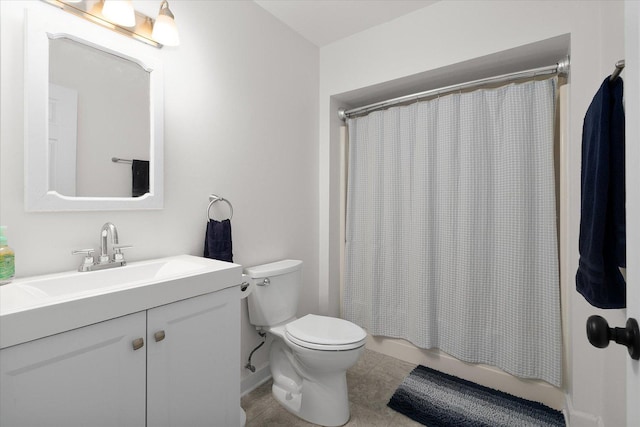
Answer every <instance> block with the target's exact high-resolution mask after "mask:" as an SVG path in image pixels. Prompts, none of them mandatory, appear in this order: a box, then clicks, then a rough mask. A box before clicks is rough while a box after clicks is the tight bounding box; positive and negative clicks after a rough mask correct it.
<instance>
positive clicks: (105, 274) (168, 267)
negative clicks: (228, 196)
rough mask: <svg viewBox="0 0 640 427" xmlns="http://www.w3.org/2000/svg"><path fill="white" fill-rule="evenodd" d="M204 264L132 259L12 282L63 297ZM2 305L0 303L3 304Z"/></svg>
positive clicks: (31, 292) (191, 269) (195, 269)
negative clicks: (119, 264)
mask: <svg viewBox="0 0 640 427" xmlns="http://www.w3.org/2000/svg"><path fill="white" fill-rule="evenodd" d="M206 268H207V267H206V265H202V263H199V262H194V261H193V260H190V259H188V258H187V259H178V258H168V259H159V260H154V261H147V262H142V263H133V264H129V265H126V266H124V267H115V268H111V269H107V270H99V271H89V272H69V273H62V274H59V275H51V276H43V277H37V278H33V279H27V280H21V281H19V282H18V283H16V285H17V287H20V288H22V289H23V290H24V291H26V292H27V293H28V294H29V295H31V296H32V297H34V299H36V300H37V299H38V298H39V297H41V298H42V297H44V298H46V297H64V296H73V295H76V294H78V293H82V294H88V293H96V292H101V291H105V290H109V291H111V290H115V289H119V288H121V287H123V286H131V285H132V284H137V283H144V282H155V281H158V280H165V279H167V278H175V277H180V276H189V275H192V274H194V273H197V272H198V271H202V270H206ZM0 289H2V288H0ZM0 292H1V291H0ZM2 296H4V294H3V295H2ZM18 298H19V297H18ZM2 305H3V306H4V304H2ZM0 312H1V310H0Z"/></svg>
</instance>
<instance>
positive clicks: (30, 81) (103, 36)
mask: <svg viewBox="0 0 640 427" xmlns="http://www.w3.org/2000/svg"><path fill="white" fill-rule="evenodd" d="M58 37H67V38H70V39H73V40H76V41H78V42H81V43H84V44H86V45H90V46H92V47H95V48H97V49H100V50H103V51H106V52H108V53H112V54H116V55H118V56H120V57H124V58H127V59H130V60H132V61H134V62H136V63H138V64H139V65H140V66H142V67H143V68H144V69H145V70H147V71H149V72H150V88H149V90H150V105H149V108H150V111H149V113H150V114H149V117H150V121H151V123H150V127H151V128H150V136H151V140H150V144H149V145H150V153H149V155H150V157H149V158H150V170H149V193H147V194H145V195H143V196H140V197H70V196H64V195H61V194H59V193H58V192H56V191H49V182H48V181H49V172H48V171H49V161H48V142H49V120H48V118H49V39H50V38H58ZM158 52H159V51H158V50H157V49H154V48H152V47H150V46H146V45H144V44H141V43H138V42H136V41H135V40H133V39H129V38H126V37H124V36H122V35H120V34H117V33H114V32H111V31H109V30H108V29H106V28H102V27H100V26H98V25H95V24H93V23H91V22H89V21H85V20H83V19H81V18H78V17H76V16H73V15H70V14H67V13H65V12H63V11H61V10H57V9H52V10H51V11H50V12H49V11H47V12H44V11H42V13H41V11H40V10H38V11H37V12H34V11H29V10H25V56H24V61H25V64H24V67H25V152H24V155H25V159H24V161H25V164H24V171H25V210H26V211H28V212H29V211H106V210H130V209H162V207H163V201H164V196H163V189H164V188H163V187H164V185H163V184H164V182H163V169H164V167H163V165H164V155H163V151H164V150H163V145H164V143H163V127H164V98H163V70H162V64H161V61H160V58H159V53H158ZM104 179H106V180H108V179H109V177H108V176H105V177H104Z"/></svg>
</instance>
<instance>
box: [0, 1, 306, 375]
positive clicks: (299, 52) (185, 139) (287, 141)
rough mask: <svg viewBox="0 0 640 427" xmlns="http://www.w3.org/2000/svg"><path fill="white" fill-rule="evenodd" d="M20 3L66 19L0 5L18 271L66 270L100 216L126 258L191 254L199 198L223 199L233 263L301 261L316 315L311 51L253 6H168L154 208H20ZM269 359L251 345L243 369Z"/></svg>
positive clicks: (5, 175)
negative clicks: (159, 202) (169, 44)
mask: <svg viewBox="0 0 640 427" xmlns="http://www.w3.org/2000/svg"><path fill="white" fill-rule="evenodd" d="M25 8H30V9H33V10H35V11H36V13H37V11H43V10H45V9H46V10H54V11H57V13H65V12H62V11H58V10H57V9H55V8H54V7H52V6H50V5H48V4H45V3H43V2H40V1H37V2H33V1H32V2H25V1H4V0H3V1H2V2H0V31H1V33H0V43H1V44H0V67H1V68H0V83H1V100H0V102H1V104H0V108H1V117H0V120H1V122H0V127H1V130H0V132H1V133H0V141H1V142H0V223H2V224H3V225H7V226H9V229H8V231H7V235H8V238H9V242H10V245H11V246H12V247H13V248H14V249H15V251H16V274H17V276H19V277H24V276H30V275H36V274H43V273H51V272H57V271H65V270H73V269H75V268H77V266H78V264H79V262H80V259H79V258H77V257H74V256H72V255H71V251H72V250H73V249H80V248H85V247H91V246H93V247H94V248H95V247H97V246H98V245H99V231H100V227H101V226H102V224H103V223H105V222H107V221H111V222H113V223H114V224H116V225H117V227H118V230H119V235H120V241H121V243H125V244H132V245H133V248H132V249H130V250H129V251H128V252H127V257H128V259H129V260H130V261H136V260H143V259H149V258H154V257H162V256H169V255H175V254H181V253H188V254H193V255H202V250H203V242H204V230H205V211H206V207H207V204H208V195H209V194H210V193H216V194H219V195H221V196H223V197H225V198H228V199H229V200H230V201H231V202H232V203H233V207H234V217H233V221H232V224H233V240H234V255H235V256H234V261H236V262H237V263H240V264H243V265H247V266H250V265H255V264H258V263H263V262H268V261H273V260H277V259H282V258H286V257H289V258H296V259H301V260H303V261H304V263H305V264H304V269H305V270H304V272H305V283H304V289H303V290H302V293H301V296H302V298H301V305H300V312H301V313H308V312H317V310H318V306H317V287H318V285H317V272H318V267H317V264H318V261H317V260H318V249H317V248H318V227H317V223H318V151H317V141H318V126H317V120H318V119H317V117H318V48H317V47H315V46H313V45H312V44H310V43H309V42H307V41H306V40H304V39H303V38H301V37H300V36H298V35H297V34H295V33H294V32H293V31H291V30H290V29H288V28H287V27H285V26H284V25H283V24H281V23H280V22H279V21H277V20H276V19H275V18H273V17H272V16H271V15H269V14H268V13H267V12H266V11H264V9H262V8H261V7H259V6H257V5H256V4H254V3H253V2H249V1H180V2H172V3H171V9H172V11H173V13H174V14H175V16H176V21H177V24H178V26H179V29H180V38H181V46H179V47H177V48H163V49H162V50H161V51H160V52H161V55H162V57H163V61H164V74H165V84H164V88H165V98H164V99H165V126H164V130H165V132H164V136H165V153H164V158H165V165H164V170H165V177H164V182H165V184H164V187H165V206H164V209H162V210H156V211H120V212H60V213H26V212H25V211H24V207H23V206H24V203H23V185H24V177H23V172H24V168H23V161H24V160H23V159H24V156H23V144H24V143H23V141H24V129H23V125H24V114H23V111H24V101H23V89H24V78H23V73H24V69H23V68H24V67H23V60H24V46H23V16H24V12H23V10H24V9H25ZM78 19H80V18H78ZM149 49H155V48H152V47H149ZM107 178H108V177H107ZM220 214H221V215H223V214H224V213H223V211H222V208H221V210H220ZM243 305H244V303H243ZM242 322H243V327H242V334H243V340H242V357H243V365H244V361H245V360H246V357H248V354H249V351H250V350H251V348H253V346H254V344H255V343H257V342H259V341H260V340H259V339H258V337H257V335H255V331H254V330H253V328H251V327H250V326H249V324H248V319H247V315H246V309H245V310H243V319H242ZM267 360H268V355H267V354H266V351H265V350H262V351H259V352H258V353H256V355H255V357H254V364H256V365H257V366H260V365H264V364H265V363H266V361H267ZM242 375H243V378H244V377H246V376H248V375H249V374H248V371H246V370H243V372H242Z"/></svg>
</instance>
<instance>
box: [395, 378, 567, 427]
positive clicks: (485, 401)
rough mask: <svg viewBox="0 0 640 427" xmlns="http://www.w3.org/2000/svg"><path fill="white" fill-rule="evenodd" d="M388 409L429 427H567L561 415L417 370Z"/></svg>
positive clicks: (405, 382)
mask: <svg viewBox="0 0 640 427" xmlns="http://www.w3.org/2000/svg"><path fill="white" fill-rule="evenodd" d="M388 406H389V407H390V408H391V409H393V410H395V411H398V412H400V413H401V414H404V415H406V416H407V417H409V418H411V419H413V420H415V421H417V422H419V423H421V424H424V425H425V426H429V427H454V426H460V427H463V426H464V427H513V426H541V427H565V421H564V416H563V415H562V412H560V411H556V410H554V409H551V408H549V407H548V406H545V405H543V404H542V403H538V402H533V401H531V400H526V399H522V398H519V397H516V396H512V395H510V394H507V393H504V392H501V391H498V390H494V389H491V388H488V387H484V386H481V385H479V384H475V383H472V382H470V381H466V380H463V379H460V378H458V377H454V376H452V375H447V374H444V373H442V372H439V371H436V370H433V369H430V368H427V367H425V366H422V365H420V366H418V367H417V368H415V369H414V370H413V371H412V372H411V374H409V376H408V377H407V378H405V379H404V381H403V382H402V384H400V386H399V387H398V389H397V390H396V391H395V393H394V394H393V396H392V397H391V400H390V401H389V404H388Z"/></svg>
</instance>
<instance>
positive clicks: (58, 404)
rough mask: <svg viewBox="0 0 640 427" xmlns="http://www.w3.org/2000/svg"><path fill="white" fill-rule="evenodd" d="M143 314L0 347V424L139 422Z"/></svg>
mask: <svg viewBox="0 0 640 427" xmlns="http://www.w3.org/2000/svg"><path fill="white" fill-rule="evenodd" d="M145 334H146V315H145V313H144V312H142V313H136V314H131V315H129V316H125V317H120V318H117V319H113V320H110V321H107V322H103V323H98V324H95V325H91V326H86V327H83V328H79V329H75V330H72V331H69V332H65V333H62V334H58V335H53V336H50V337H46V338H42V339H39V340H35V341H31V342H28V343H25V344H20V345H16V346H13V347H8V348H5V349H2V350H0V425H1V426H11V427H17V426H28V427H34V426H50V427H54V426H61V427H62V426H64V427H72V426H92V427H99V426H104V427H113V426H144V425H145V362H146V354H145V348H144V347H142V348H141V349H139V350H136V351H134V350H133V346H132V341H133V340H134V339H136V338H140V337H142V338H144V336H145Z"/></svg>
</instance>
